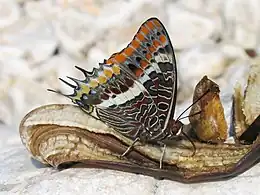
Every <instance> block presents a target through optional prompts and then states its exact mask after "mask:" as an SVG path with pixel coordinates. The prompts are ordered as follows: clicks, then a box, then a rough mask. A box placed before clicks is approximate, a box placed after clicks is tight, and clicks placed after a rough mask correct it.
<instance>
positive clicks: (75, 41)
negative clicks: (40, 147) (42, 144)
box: [0, 0, 260, 195]
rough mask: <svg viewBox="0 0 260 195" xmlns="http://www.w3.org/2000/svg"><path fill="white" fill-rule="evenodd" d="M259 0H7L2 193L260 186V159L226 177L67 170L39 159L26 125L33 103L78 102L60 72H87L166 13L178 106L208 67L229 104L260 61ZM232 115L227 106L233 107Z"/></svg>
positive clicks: (1, 35)
mask: <svg viewBox="0 0 260 195" xmlns="http://www.w3.org/2000/svg"><path fill="white" fill-rule="evenodd" d="M259 9H260V2H259V1H258V0H248V1H244V0H236V1H233V0H228V1H225V0H193V1H187V0H178V1H177V0H175V1H174V0H157V1H153V0H143V1H141V0H124V1H123V0H114V1H106V0H96V1H94V0H38V1H33V0H0V135H1V136H0V194H158V195H159V194H186V193H193V194H208V193H210V194H260V190H259V188H258V183H259V177H260V166H259V165H257V166H255V167H254V168H252V169H251V170H249V171H248V172H246V173H244V174H243V175H241V176H239V177H237V178H234V179H232V180H229V181H224V182H214V183H204V184H193V185H184V184H179V183H176V182H172V181H158V180H156V179H153V178H151V177H145V176H141V175H135V174H128V173H122V172H116V171H110V170H101V169H82V170H79V169H76V170H65V171H62V172H59V171H57V170H54V169H53V168H50V167H44V166H43V165H41V164H39V163H37V162H36V161H34V160H31V159H30V155H29V153H28V152H27V151H26V149H25V147H24V146H23V145H22V143H21V141H20V137H19V131H18V126H19V123H20V121H21V119H22V118H23V116H24V115H25V114H26V113H28V112H29V111H30V110H31V109H33V108H36V107H38V106H41V105H45V104H50V103H70V101H69V100H67V99H66V98H64V97H61V96H58V95H56V94H53V93H50V92H47V90H46V89H47V88H52V89H60V90H62V91H63V92H70V90H69V89H68V87H67V86H65V85H64V84H63V83H61V82H59V80H58V77H62V78H64V77H66V76H74V77H78V78H82V75H81V73H80V72H79V71H77V70H76V69H75V68H74V66H75V65H77V66H80V67H82V68H85V69H88V70H91V69H92V68H93V67H97V66H98V62H103V59H106V58H108V57H109V56H110V55H111V54H113V53H115V52H117V51H120V50H121V49H122V48H124V47H125V46H126V45H127V44H128V43H129V41H130V40H131V39H132V37H133V36H134V34H135V32H136V31H137V29H138V28H139V26H140V25H141V23H142V22H144V21H145V20H146V19H148V18H149V17H154V16H156V17H158V18H159V19H160V20H161V21H162V22H163V23H164V25H165V27H166V28H167V30H168V33H169V35H170V38H171V41H172V44H173V46H174V48H175V52H176V58H177V66H178V81H179V85H178V105H177V110H176V113H180V111H182V110H183V108H185V107H187V105H189V104H190V101H191V98H192V93H193V89H194V86H195V85H196V83H197V82H198V81H199V80H200V79H201V78H202V76H204V75H207V76H208V77H209V78H211V79H212V80H214V81H215V82H217V83H218V84H219V85H220V89H221V97H222V100H223V102H224V105H225V111H226V112H228V111H229V110H230V105H231V96H232V94H233V87H234V86H235V85H236V83H237V82H240V83H241V84H242V85H243V84H244V82H245V81H246V77H247V72H248V67H249V65H251V64H257V63H259V58H258V53H259V43H260V42H259V40H260V39H259V32H260V25H259V18H260V12H259ZM228 116H229V115H228V114H227V117H228Z"/></svg>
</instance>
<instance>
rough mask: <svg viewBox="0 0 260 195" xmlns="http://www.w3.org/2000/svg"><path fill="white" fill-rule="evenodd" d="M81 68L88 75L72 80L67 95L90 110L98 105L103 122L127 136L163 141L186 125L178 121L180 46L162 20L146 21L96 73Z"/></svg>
mask: <svg viewBox="0 0 260 195" xmlns="http://www.w3.org/2000/svg"><path fill="white" fill-rule="evenodd" d="M76 68H78V69H79V70H81V71H82V72H83V73H84V75H85V79H84V80H77V79H74V78H70V79H72V80H73V81H74V82H75V83H76V85H77V86H74V87H73V88H74V93H73V94H71V95H65V96H66V97H69V98H70V99H71V100H72V101H73V102H74V103H75V104H78V105H79V106H80V107H81V108H83V109H84V110H87V111H88V110H89V108H92V107H94V109H91V111H93V110H94V111H95V112H96V116H97V117H98V118H99V119H100V120H101V121H103V122H105V123H106V124H108V125H109V126H110V127H112V128H114V129H115V130H117V131H119V132H120V133H122V134H123V135H125V136H127V137H129V138H131V139H133V140H137V139H138V140H139V141H141V142H143V143H157V144H161V143H163V141H164V140H167V139H170V138H171V137H173V136H176V134H177V132H178V131H179V130H180V128H181V127H182V123H181V122H180V121H178V120H177V121H175V120H174V119H173V116H174V110H175V104H176V95H177V68H176V61H175V56H174V50H173V47H172V44H171V41H170V38H169V36H168V34H167V32H166V29H165V27H164V26H163V24H162V23H161V22H160V21H159V20H158V19H157V18H150V19H148V20H147V21H146V22H144V23H143V24H142V25H141V27H140V28H139V30H138V32H137V33H136V35H135V36H134V38H133V40H132V41H131V42H130V43H129V44H128V46H127V47H126V48H125V49H123V50H122V51H120V52H118V53H115V54H113V55H112V56H111V57H110V58H109V59H107V60H104V62H103V63H100V64H99V68H94V69H93V70H92V71H91V72H88V71H86V70H84V69H82V68H79V67H76ZM62 81H64V80H62ZM66 83H67V82H66ZM67 84H68V83H67ZM70 86H71V84H70ZM63 95H64V94H63Z"/></svg>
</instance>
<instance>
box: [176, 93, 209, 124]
mask: <svg viewBox="0 0 260 195" xmlns="http://www.w3.org/2000/svg"><path fill="white" fill-rule="evenodd" d="M209 91H210V89H208V90H207V91H206V92H205V93H204V94H202V96H200V97H199V98H198V99H197V100H196V101H194V102H193V103H192V104H191V105H190V106H188V108H186V109H185V110H184V111H183V112H182V113H181V114H180V115H179V116H178V118H177V119H176V120H179V119H180V118H181V116H182V115H183V114H184V113H185V112H187V110H189V109H190V108H191V107H192V106H193V105H194V104H196V103H197V102H198V101H200V100H201V99H202V98H203V97H204V96H205V95H206V94H207V93H208V92H209Z"/></svg>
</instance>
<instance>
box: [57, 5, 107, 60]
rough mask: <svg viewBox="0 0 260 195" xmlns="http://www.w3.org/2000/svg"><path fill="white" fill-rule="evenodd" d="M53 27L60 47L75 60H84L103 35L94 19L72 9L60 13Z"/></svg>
mask: <svg viewBox="0 0 260 195" xmlns="http://www.w3.org/2000/svg"><path fill="white" fill-rule="evenodd" d="M53 25H54V29H55V34H56V36H57V37H58V39H59V40H60V42H61V45H62V47H63V48H64V49H65V50H66V51H67V52H68V53H69V54H71V55H73V56H74V57H77V58H86V53H87V51H88V50H89V49H90V48H91V47H92V45H93V44H94V43H95V42H97V40H98V39H99V38H100V36H102V33H104V32H103V31H102V30H101V29H99V28H98V27H97V25H96V20H95V18H93V17H92V16H90V15H89V14H87V13H79V12H76V11H75V10H72V9H68V10H66V11H64V12H62V13H61V14H60V15H59V17H58V20H57V21H55V22H54V24H53Z"/></svg>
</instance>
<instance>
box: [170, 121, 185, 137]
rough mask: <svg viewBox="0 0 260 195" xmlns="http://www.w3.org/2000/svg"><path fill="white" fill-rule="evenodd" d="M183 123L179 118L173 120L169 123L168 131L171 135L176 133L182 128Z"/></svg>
mask: <svg viewBox="0 0 260 195" xmlns="http://www.w3.org/2000/svg"><path fill="white" fill-rule="evenodd" d="M182 126H183V123H182V122H181V121H179V120H171V121H169V123H168V131H169V133H170V135H171V136H174V135H176V134H177V133H178V132H179V130H180V129H181V128H182Z"/></svg>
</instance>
